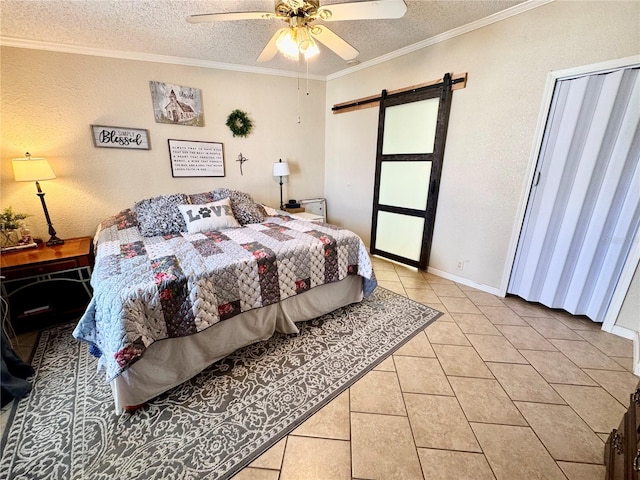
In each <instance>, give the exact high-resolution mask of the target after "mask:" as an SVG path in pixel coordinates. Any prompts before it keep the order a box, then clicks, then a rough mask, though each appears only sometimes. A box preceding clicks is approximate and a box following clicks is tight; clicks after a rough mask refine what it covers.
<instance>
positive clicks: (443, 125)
mask: <svg viewBox="0 0 640 480" xmlns="http://www.w3.org/2000/svg"><path fill="white" fill-rule="evenodd" d="M450 105H451V77H450V75H449V74H447V75H445V77H444V81H443V82H442V83H439V84H436V85H431V86H429V87H423V88H420V89H415V90H410V91H407V92H402V93H397V94H393V95H387V94H386V91H383V92H382V96H381V99H380V116H379V121H378V147H377V154H376V177H375V185H374V198H373V218H372V222H371V246H370V251H371V253H372V254H375V255H380V256H382V257H386V258H390V259H392V260H395V261H398V262H401V263H405V264H407V265H411V266H414V267H418V268H421V269H426V268H427V264H428V263H429V251H430V249H431V238H432V235H433V225H434V222H435V215H436V205H437V200H438V190H439V188H440V173H441V171H442V157H443V154H444V144H445V138H446V133H447V123H448V120H449V110H450Z"/></svg>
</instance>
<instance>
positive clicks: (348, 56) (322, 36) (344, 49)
mask: <svg viewBox="0 0 640 480" xmlns="http://www.w3.org/2000/svg"><path fill="white" fill-rule="evenodd" d="M311 35H313V37H314V38H315V39H316V40H318V41H319V42H320V43H322V44H324V45H326V46H327V47H329V48H330V49H331V50H333V51H334V52H335V53H336V54H338V55H340V56H341V57H342V58H344V59H345V60H353V59H354V58H356V57H357V56H358V55H359V54H360V52H359V51H358V50H356V49H355V48H353V47H352V46H351V45H349V44H348V43H347V42H345V41H344V40H343V39H342V38H340V37H339V36H338V35H336V34H335V33H333V32H332V31H331V30H329V29H328V28H327V27H325V26H324V25H314V26H313V28H312V29H311Z"/></svg>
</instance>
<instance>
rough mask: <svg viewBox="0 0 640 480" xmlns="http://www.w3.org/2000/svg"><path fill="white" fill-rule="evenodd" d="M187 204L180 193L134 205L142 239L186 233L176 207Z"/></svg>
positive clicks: (180, 214)
mask: <svg viewBox="0 0 640 480" xmlns="http://www.w3.org/2000/svg"><path fill="white" fill-rule="evenodd" d="M186 203H189V202H188V200H187V196H186V195H183V194H181V193H176V194H173V195H160V196H159V197H153V198H146V199H144V200H141V201H139V202H138V203H136V204H135V207H134V210H135V211H136V215H137V216H138V224H139V228H140V234H141V235H142V236H144V237H155V236H156V235H171V234H173V233H180V232H186V231H187V225H186V224H185V223H184V218H183V217H182V213H180V209H179V208H178V205H184V204H186Z"/></svg>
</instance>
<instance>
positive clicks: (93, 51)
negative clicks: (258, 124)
mask: <svg viewBox="0 0 640 480" xmlns="http://www.w3.org/2000/svg"><path fill="white" fill-rule="evenodd" d="M0 46H3V47H15V48H28V49H32V50H46V51H49V52H60V53H73V54H76V55H89V56H94V57H107V58H118V59H123V60H135V61H139V62H155V63H168V64H171V65H184V66H187V67H201V68H211V69H215V70H231V71H234V72H244V73H257V74H260V75H273V76H277V77H292V78H297V77H298V76H299V74H298V73H297V72H289V71H286V70H274V69H271V68H260V67H249V66H246V65H235V64H232V63H221V62H211V61H208V60H197V59H194V58H184V57H172V56H168V55H155V54H151V53H140V52H128V51H123V50H106V49H103V48H93V47H81V46H76V45H66V44H63V43H52V42H41V41H37V40H25V39H22V38H14V37H3V36H0ZM308 78H309V79H310V80H322V81H325V80H326V77H325V76H323V75H309V77H308Z"/></svg>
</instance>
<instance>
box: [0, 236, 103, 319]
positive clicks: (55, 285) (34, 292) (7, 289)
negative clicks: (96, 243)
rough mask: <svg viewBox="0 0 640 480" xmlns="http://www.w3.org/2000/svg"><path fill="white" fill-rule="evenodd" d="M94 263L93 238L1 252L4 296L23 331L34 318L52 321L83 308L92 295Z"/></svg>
mask: <svg viewBox="0 0 640 480" xmlns="http://www.w3.org/2000/svg"><path fill="white" fill-rule="evenodd" d="M92 265H93V251H92V239H91V237H81V238H70V239H68V240H65V243H64V244H63V245H55V246H52V247H47V246H46V245H44V244H40V245H39V246H38V248H33V249H29V250H26V249H25V250H19V251H15V252H6V253H3V254H2V255H0V268H1V269H2V270H1V271H0V274H1V275H2V277H4V278H2V282H1V287H2V297H3V298H4V299H5V300H6V301H7V305H8V306H9V318H11V320H12V323H13V325H14V327H15V328H16V329H18V330H21V329H22V327H23V326H26V324H28V323H32V322H31V320H33V321H36V322H38V323H51V320H60V319H62V318H68V317H69V316H70V315H71V314H78V313H80V312H81V311H83V310H84V308H85V307H86V306H87V303H88V301H89V300H90V299H91V296H92V292H91V286H90V283H89V282H90V280H91V267H92ZM23 324H25V325H23ZM38 326H41V325H38ZM31 327H33V325H31Z"/></svg>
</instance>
